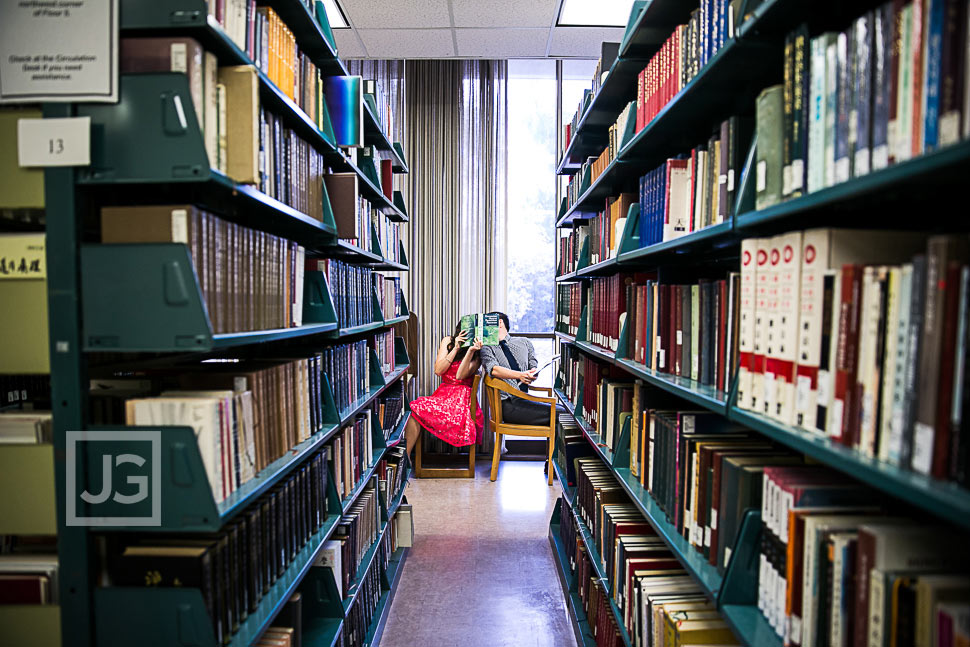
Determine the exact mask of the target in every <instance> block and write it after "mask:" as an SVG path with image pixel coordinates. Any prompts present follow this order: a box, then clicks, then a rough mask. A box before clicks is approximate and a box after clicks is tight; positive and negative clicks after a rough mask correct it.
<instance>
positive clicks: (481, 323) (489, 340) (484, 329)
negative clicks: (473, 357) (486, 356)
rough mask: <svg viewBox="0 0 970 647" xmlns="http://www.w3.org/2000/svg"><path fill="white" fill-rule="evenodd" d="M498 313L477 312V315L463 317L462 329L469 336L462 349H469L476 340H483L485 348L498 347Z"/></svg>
mask: <svg viewBox="0 0 970 647" xmlns="http://www.w3.org/2000/svg"><path fill="white" fill-rule="evenodd" d="M498 323H499V318H498V313H496V312H476V313H475V314H470V315H462V318H461V329H462V330H464V331H465V332H466V333H467V335H466V337H467V339H466V340H465V343H463V344H462V348H468V347H469V346H471V345H472V344H473V343H475V339H476V338H478V339H481V340H482V344H483V345H484V346H498Z"/></svg>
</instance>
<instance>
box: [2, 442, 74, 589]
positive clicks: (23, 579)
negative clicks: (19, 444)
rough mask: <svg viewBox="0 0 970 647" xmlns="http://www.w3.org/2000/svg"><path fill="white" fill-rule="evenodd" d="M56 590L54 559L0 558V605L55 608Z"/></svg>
mask: <svg viewBox="0 0 970 647" xmlns="http://www.w3.org/2000/svg"><path fill="white" fill-rule="evenodd" d="M0 451H2V450H0ZM59 587H60V585H59V583H58V561H57V555H42V554H30V553H16V554H10V555H0V605H4V604H57V603H58V598H59V596H60V588H59Z"/></svg>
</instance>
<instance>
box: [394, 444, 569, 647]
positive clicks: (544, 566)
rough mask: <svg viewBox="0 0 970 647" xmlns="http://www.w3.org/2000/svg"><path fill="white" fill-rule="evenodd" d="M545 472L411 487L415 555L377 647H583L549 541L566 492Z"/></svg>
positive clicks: (480, 471)
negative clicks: (555, 511) (578, 643)
mask: <svg viewBox="0 0 970 647" xmlns="http://www.w3.org/2000/svg"><path fill="white" fill-rule="evenodd" d="M542 465H543V464H542V463H541V462H531V461H530V462H523V461H503V462H502V463H501V464H500V468H499V476H498V479H497V480H496V481H495V482H494V483H492V482H491V481H489V478H488V476H489V469H490V465H489V464H488V463H484V462H479V463H478V467H477V475H476V478H475V479H418V478H414V479H412V480H411V483H410V484H409V485H408V488H407V490H406V495H407V498H408V501H409V502H410V503H411V504H412V505H413V506H414V533H415V538H414V546H413V547H412V548H411V552H410V554H409V555H408V558H407V560H406V561H405V563H404V572H403V573H402V575H401V581H400V583H399V585H398V587H399V588H398V590H397V593H396V595H395V597H394V601H393V602H392V604H391V609H390V614H389V617H388V620H387V625H386V627H385V629H384V634H383V637H382V639H381V643H380V647H485V646H486V645H487V646H488V647H575V646H576V640H575V637H574V636H573V630H572V626H571V625H570V621H569V618H568V616H567V615H566V614H567V612H566V603H565V601H564V598H563V593H562V587H561V586H560V585H559V580H558V578H557V575H556V563H555V561H554V558H553V555H552V548H551V547H550V545H549V539H548V533H549V519H550V518H551V516H552V510H553V506H554V504H555V502H556V499H557V498H558V497H559V493H560V490H559V484H558V482H557V481H554V482H553V485H552V486H551V487H550V486H548V485H546V477H545V475H544V474H543V473H542Z"/></svg>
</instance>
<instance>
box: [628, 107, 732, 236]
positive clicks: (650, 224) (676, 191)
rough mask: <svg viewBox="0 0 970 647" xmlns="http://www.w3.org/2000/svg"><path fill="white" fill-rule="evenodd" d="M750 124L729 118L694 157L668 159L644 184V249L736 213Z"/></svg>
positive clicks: (642, 186) (644, 177)
mask: <svg viewBox="0 0 970 647" xmlns="http://www.w3.org/2000/svg"><path fill="white" fill-rule="evenodd" d="M747 121H748V120H745V119H742V118H740V117H731V118H730V119H727V120H725V121H724V122H722V123H721V127H720V129H719V130H718V132H716V133H715V134H713V135H712V136H711V138H710V140H708V142H707V143H706V144H702V145H700V146H698V147H696V148H694V149H692V150H691V152H690V156H689V157H688V156H683V157H680V158H675V159H668V160H667V161H666V162H664V163H663V164H662V165H660V166H659V167H657V168H656V169H654V170H653V171H651V172H649V173H647V174H646V175H644V176H643V177H642V178H640V197H639V201H640V246H641V247H647V246H649V245H654V244H656V243H661V242H664V241H668V240H673V239H675V238H679V237H680V236H684V235H686V234H689V233H691V232H694V231H698V230H700V229H703V228H705V227H709V226H711V225H717V224H720V223H722V222H725V221H726V220H727V219H728V218H730V217H731V216H732V214H733V212H734V202H735V198H736V188H737V185H736V183H735V177H736V176H738V177H739V176H740V173H741V165H742V163H743V152H742V150H741V146H743V145H745V142H747V137H748V133H747V130H748V129H749V124H748V123H747Z"/></svg>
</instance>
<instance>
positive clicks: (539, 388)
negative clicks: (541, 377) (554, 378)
mask: <svg viewBox="0 0 970 647" xmlns="http://www.w3.org/2000/svg"><path fill="white" fill-rule="evenodd" d="M529 390H530V391H542V392H543V393H548V394H549V395H550V396H552V387H549V386H530V387H529Z"/></svg>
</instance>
